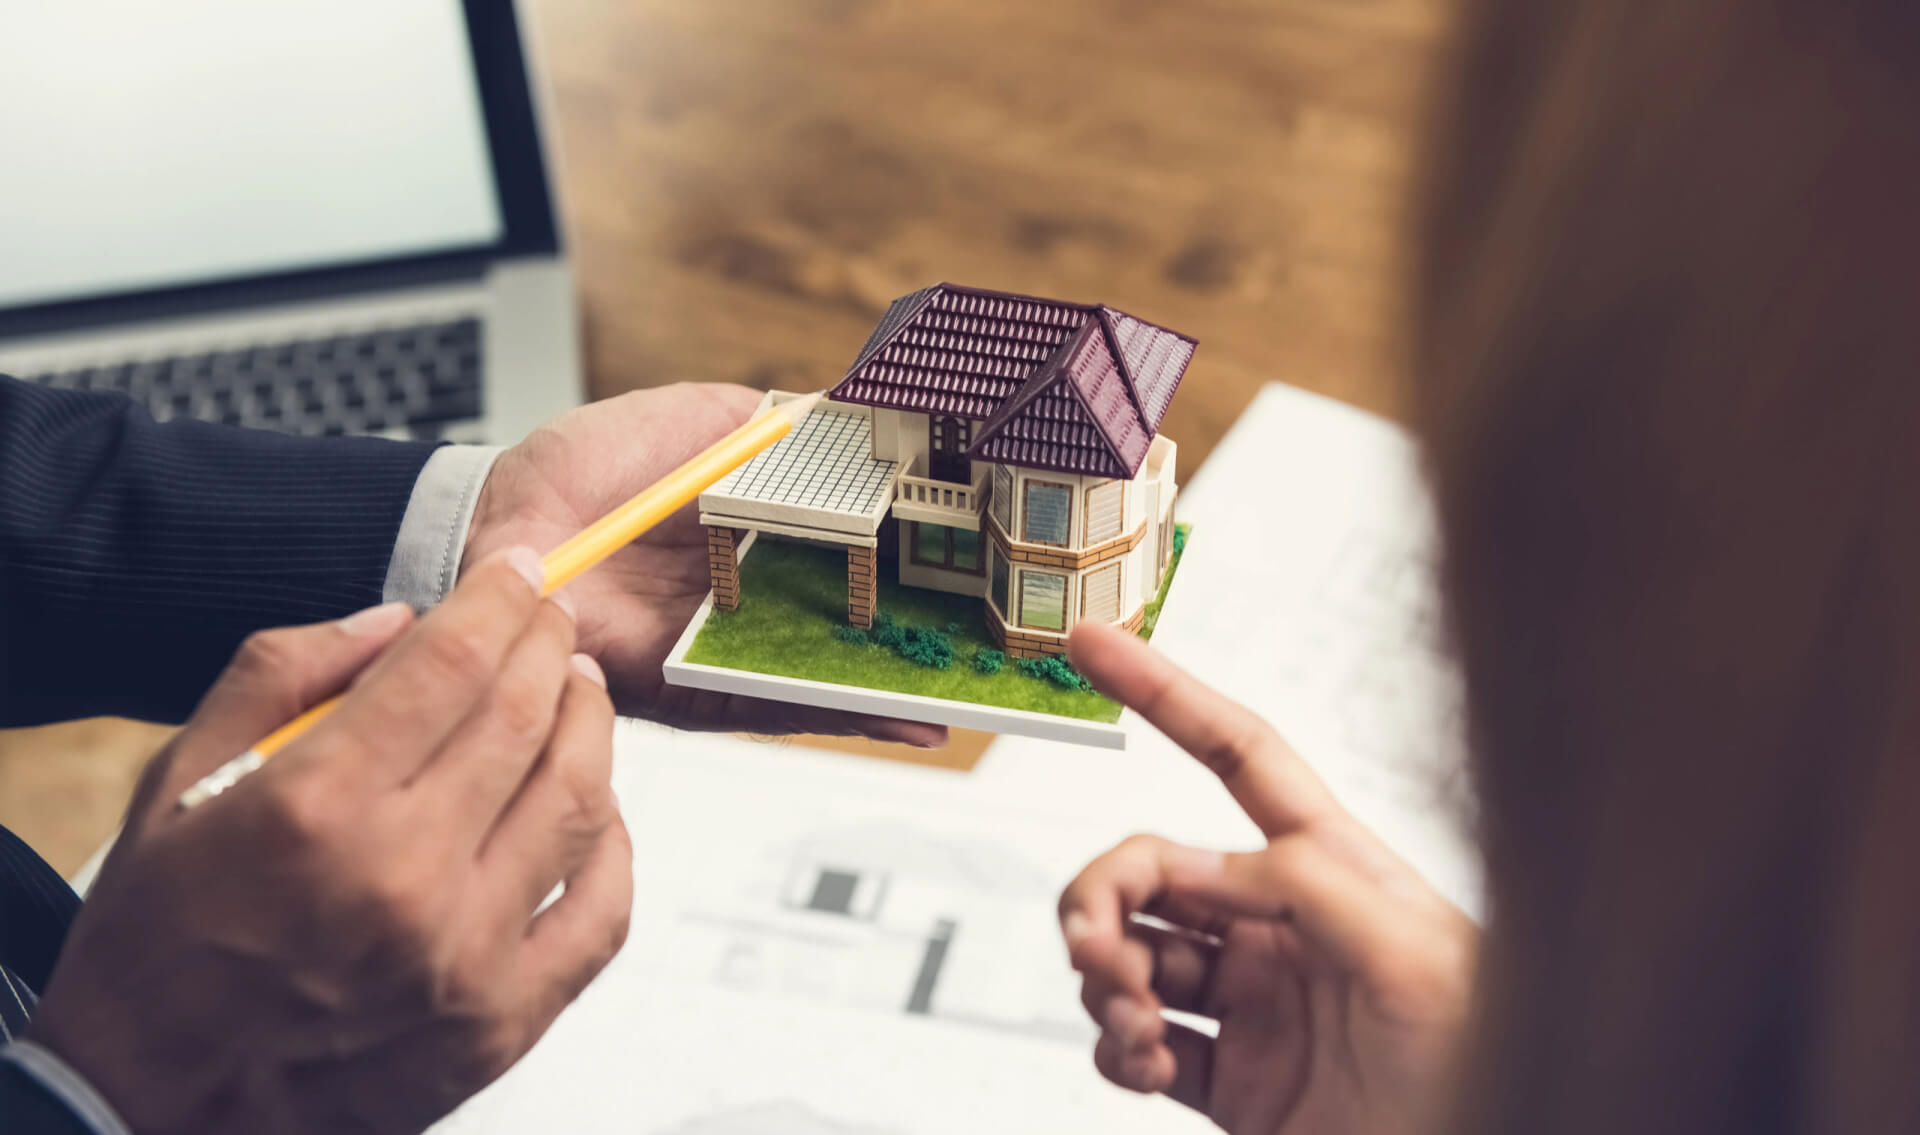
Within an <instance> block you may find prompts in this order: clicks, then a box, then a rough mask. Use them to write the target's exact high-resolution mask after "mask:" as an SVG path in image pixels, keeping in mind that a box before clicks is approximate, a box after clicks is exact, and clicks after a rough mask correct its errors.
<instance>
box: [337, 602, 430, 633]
mask: <svg viewBox="0 0 1920 1135" xmlns="http://www.w3.org/2000/svg"><path fill="white" fill-rule="evenodd" d="M412 616H413V608H411V607H409V606H407V605H406V604H405V603H382V604H380V605H379V606H378V607H368V608H367V609H366V610H364V611H355V612H354V613H353V614H351V615H348V616H347V617H346V618H344V619H341V620H340V624H339V625H340V629H341V630H342V631H344V632H345V633H347V634H350V635H362V636H367V637H378V636H380V635H387V634H392V633H393V632H394V631H397V630H399V629H400V626H401V624H403V623H405V622H406V621H407V620H408V619H409V618H411V617H412Z"/></svg>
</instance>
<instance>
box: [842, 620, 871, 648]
mask: <svg viewBox="0 0 1920 1135" xmlns="http://www.w3.org/2000/svg"><path fill="white" fill-rule="evenodd" d="M833 637H835V638H837V639H839V640H840V641H841V642H844V643H846V644H847V645H848V646H865V645H867V644H868V643H870V642H872V641H873V640H872V639H870V638H868V637H867V632H865V631H863V630H861V629H860V628H859V627H854V626H848V625H847V624H846V623H835V624H834V625H833Z"/></svg>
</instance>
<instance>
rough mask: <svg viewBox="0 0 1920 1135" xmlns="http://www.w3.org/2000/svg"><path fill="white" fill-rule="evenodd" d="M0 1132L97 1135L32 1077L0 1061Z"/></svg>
mask: <svg viewBox="0 0 1920 1135" xmlns="http://www.w3.org/2000/svg"><path fill="white" fill-rule="evenodd" d="M0 1131H9V1132H16V1131H17V1132H19V1133H20V1135H94V1131H93V1129H92V1128H91V1127H89V1126H87V1125H86V1124H85V1123H82V1122H80V1120H79V1118H78V1117H77V1116H75V1115H74V1114H73V1112H71V1111H69V1110H67V1105H66V1104H64V1103H62V1102H60V1100H59V1099H57V1098H56V1097H55V1096H54V1094H53V1093H52V1092H49V1091H47V1089H45V1088H43V1087H41V1086H40V1084H39V1083H38V1082H37V1081H36V1080H34V1078H33V1077H32V1076H29V1075H27V1074H26V1073H25V1072H23V1071H21V1070H20V1069H19V1068H16V1067H14V1066H13V1065H12V1064H9V1063H7V1062H5V1061H0Z"/></svg>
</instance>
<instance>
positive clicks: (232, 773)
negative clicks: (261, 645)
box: [180, 395, 820, 808]
mask: <svg viewBox="0 0 1920 1135" xmlns="http://www.w3.org/2000/svg"><path fill="white" fill-rule="evenodd" d="M819 397H820V396H819V395H808V396H805V397H802V398H796V399H792V400H789V401H785V402H780V403H777V404H776V405H774V406H772V407H771V408H769V409H768V410H767V411H766V412H765V413H761V414H756V415H754V416H752V417H751V418H749V419H748V421H747V422H745V423H744V424H742V425H741V426H739V427H738V428H736V429H734V430H732V431H731V432H729V433H727V434H726V435H725V436H723V437H722V438H720V440H718V441H716V442H714V443H713V444H712V445H710V446H707V447H706V448H705V449H703V450H701V451H700V452H699V453H697V454H695V455H694V456H693V457H691V458H690V459H688V460H687V461H685V462H683V463H682V464H680V465H679V466H678V467H676V468H674V469H673V470H672V471H671V472H668V473H667V474H666V475H665V476H662V477H660V478H659V479H658V480H656V481H654V482H653V483H652V484H650V485H648V486H646V487H645V488H643V489H641V490H640V491H639V492H638V493H636V494H634V495H633V496H632V497H630V498H628V499H627V500H625V501H624V502H623V503H621V504H619V505H618V506H617V507H615V508H613V509H612V510H610V511H608V512H606V513H605V514H604V515H602V516H600V517H599V518H598V519H597V520H595V521H593V522H592V523H590V524H588V525H586V526H585V527H584V528H583V529H581V530H580V531H578V532H575V533H573V534H572V535H570V536H569V537H568V538H567V539H566V540H564V541H563V542H561V543H560V544H559V545H558V546H557V547H555V548H553V550H552V551H550V552H548V553H547V555H546V556H545V557H544V559H543V560H542V561H541V563H540V564H539V565H538V566H539V570H540V574H541V582H540V588H541V593H542V594H543V595H552V594H554V593H555V592H557V591H558V590H559V589H560V588H562V587H565V586H566V585H567V584H569V583H571V582H573V581H574V580H575V579H576V578H578V577H579V576H580V575H582V574H583V573H585V572H586V571H588V570H589V569H590V568H592V567H594V566H595V565H597V564H599V563H601V562H602V561H604V560H606V559H608V558H609V557H611V556H613V555H614V554H615V553H617V552H619V551H621V550H622V549H623V548H625V547H626V546H628V545H629V544H631V543H632V542H633V541H634V540H636V539H637V538H639V537H641V536H643V535H644V534H646V533H648V532H650V531H652V530H653V529H655V528H656V527H658V526H659V525H661V524H662V523H663V522H665V521H667V520H668V519H669V518H671V517H673V516H674V515H675V514H676V513H677V512H679V510H681V509H682V508H683V507H685V506H686V505H688V504H690V503H691V502H693V501H694V500H696V499H697V498H698V497H699V495H700V493H701V492H702V491H704V490H705V489H707V488H708V487H710V486H711V485H713V484H714V483H715V482H717V481H718V480H720V479H721V478H722V477H724V476H726V475H727V474H728V473H729V472H731V471H732V470H734V469H736V468H738V467H739V466H740V465H742V464H744V463H745V462H746V461H748V460H750V459H751V458H752V457H753V456H754V455H755V454H758V453H759V452H761V451H762V450H764V449H766V448H768V447H769V446H771V445H773V444H775V443H777V442H778V441H779V440H780V439H781V438H783V437H785V436H786V435H787V433H788V432H790V431H791V430H792V428H793V426H794V424H796V423H797V422H799V421H801V420H802V419H804V418H805V417H806V415H807V414H808V413H810V412H811V411H812V409H813V407H814V405H815V404H816V403H817V402H818V401H819ZM563 422H564V419H563ZM533 440H534V441H538V438H536V439H533ZM702 590H704V588H702ZM337 703H338V699H337V698H336V699H332V700H329V701H326V702H322V703H320V704H319V705H316V706H313V707H312V708H310V709H308V710H307V711H305V712H304V713H302V714H300V715H299V716H297V717H295V718H294V719H293V720H291V721H289V722H287V723H286V724H285V725H283V726H281V727H280V728H278V729H276V730H274V731H273V732H272V733H271V734H269V735H268V736H266V737H264V738H262V739H260V740H259V741H258V742H256V743H255V744H253V745H252V746H251V747H250V748H248V749H247V751H246V752H244V753H242V754H241V755H239V756H237V757H235V758H234V759H233V760H231V761H229V762H227V763H226V764H224V765H222V766H221V767H220V768H219V769H217V770H216V771H214V772H213V773H211V774H209V775H208V776H207V777H205V778H203V779H202V780H201V781H199V782H197V783H195V784H194V785H193V786H191V787H190V788H188V789H187V790H186V791H185V792H184V793H183V794H182V795H181V797H180V806H181V807H183V808H190V807H194V806H196V805H198V804H200V803H204V802H205V801H206V800H208V799H211V798H212V797H214V796H217V795H219V794H220V793H221V792H223V791H225V790H226V789H227V788H229V787H231V786H232V785H233V784H235V783H237V782H238V781H239V779H240V778H241V777H243V776H245V775H247V774H248V773H250V772H252V771H254V770H255V769H258V768H259V767H260V766H261V765H262V764H263V763H264V762H265V761H266V760H268V759H269V758H271V757H272V756H273V755H274V754H275V753H277V752H279V751H280V750H281V749H282V748H283V747H285V746H286V745H287V744H288V743H289V742H291V741H292V740H293V739H295V738H297V737H299V736H300V735H301V734H303V733H304V732H306V731H307V730H308V729H310V728H312V727H313V726H314V725H315V724H316V723H318V722H319V721H320V720H322V719H323V718H325V717H326V716H327V715H328V714H330V713H332V712H333V711H334V709H335V707H336V705H337Z"/></svg>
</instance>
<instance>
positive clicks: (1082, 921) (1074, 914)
mask: <svg viewBox="0 0 1920 1135" xmlns="http://www.w3.org/2000/svg"><path fill="white" fill-rule="evenodd" d="M1092 934H1093V920H1092V919H1090V918H1088V917H1087V916H1086V913H1085V912H1084V911H1078V910H1070V911H1068V912H1067V916H1066V917H1065V918H1063V919H1061V920H1060V936H1061V937H1062V938H1065V939H1066V940H1067V948H1068V949H1072V948H1073V947H1075V946H1078V945H1079V944H1080V943H1082V942H1084V941H1086V940H1087V938H1088V937H1089V936H1091V935H1092Z"/></svg>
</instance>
